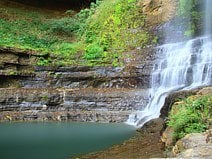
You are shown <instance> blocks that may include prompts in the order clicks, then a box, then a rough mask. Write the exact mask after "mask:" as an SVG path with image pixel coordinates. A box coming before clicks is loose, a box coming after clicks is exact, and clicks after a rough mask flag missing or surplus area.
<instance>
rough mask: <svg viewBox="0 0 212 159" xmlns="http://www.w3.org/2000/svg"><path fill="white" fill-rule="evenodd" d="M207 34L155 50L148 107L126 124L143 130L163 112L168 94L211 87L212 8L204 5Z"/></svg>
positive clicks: (207, 3) (207, 1)
mask: <svg viewBox="0 0 212 159" xmlns="http://www.w3.org/2000/svg"><path fill="white" fill-rule="evenodd" d="M205 6H206V7H205V8H206V16H205V31H204V35H203V36H202V37H198V38H195V39H191V40H188V41H184V42H178V43H170V44H164V45H162V46H159V47H157V48H156V51H157V56H158V58H157V60H156V61H155V64H154V67H153V70H152V78H151V89H150V90H149V103H148V105H147V106H146V107H145V108H144V109H143V110H140V111H137V112H135V113H133V114H131V115H130V116H129V119H128V121H127V124H130V125H134V126H136V127H142V126H143V125H144V124H145V123H146V122H148V121H149V120H151V119H154V118H158V117H159V116H160V110H161V108H162V107H163V105H164V103H165V99H166V97H167V96H168V95H169V93H171V92H174V91H178V90H190V89H194V88H197V87H200V86H207V85H212V40H211V33H212V23H211V22H212V11H211V9H210V8H209V7H208V6H212V1H211V0H206V2H205Z"/></svg>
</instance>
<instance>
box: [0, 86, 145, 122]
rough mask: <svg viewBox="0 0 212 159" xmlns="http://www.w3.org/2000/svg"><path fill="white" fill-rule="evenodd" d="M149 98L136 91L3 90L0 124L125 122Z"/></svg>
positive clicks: (0, 91)
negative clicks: (64, 121)
mask: <svg viewBox="0 0 212 159" xmlns="http://www.w3.org/2000/svg"><path fill="white" fill-rule="evenodd" d="M145 98H146V94H145V93H144V91H143V95H142V94H141V93H140V90H136V89H94V88H93V89H53V88H52V89H41V88H40V89H35V88H34V89H33V88H30V89H26V88H20V89H12V88H11V89H0V121H8V120H18V121H25V120H26V121H27V120H39V121H43V120H53V121H61V120H69V121H92V122H124V121H126V120H127V118H128V115H129V114H130V113H131V112H132V111H135V110H137V109H141V108H142V107H143V106H145V105H146V103H145V102H146V101H147V100H146V99H145Z"/></svg>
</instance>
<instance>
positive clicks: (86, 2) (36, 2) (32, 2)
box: [12, 0, 96, 11]
mask: <svg viewBox="0 0 212 159" xmlns="http://www.w3.org/2000/svg"><path fill="white" fill-rule="evenodd" d="M12 1H15V2H18V3H21V4H26V5H29V6H33V7H39V8H45V9H51V10H68V9H72V10H76V11H78V10H80V9H82V8H87V7H89V6H90V3H91V2H95V1H96V0H12Z"/></svg>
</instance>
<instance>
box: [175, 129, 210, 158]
mask: <svg viewBox="0 0 212 159" xmlns="http://www.w3.org/2000/svg"><path fill="white" fill-rule="evenodd" d="M173 154H174V155H175V156H177V158H204V159H209V158H211V156H212V143H207V142H206V135H205V134H203V133H193V134H188V135H186V136H185V137H184V138H182V139H180V140H179V141H177V143H176V145H175V146H174V148H173Z"/></svg>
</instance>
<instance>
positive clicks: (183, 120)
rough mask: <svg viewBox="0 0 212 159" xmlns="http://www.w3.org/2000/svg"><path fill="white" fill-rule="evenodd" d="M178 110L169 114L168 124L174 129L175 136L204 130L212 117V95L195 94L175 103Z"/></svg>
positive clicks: (178, 137)
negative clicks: (191, 97) (193, 97)
mask: <svg viewBox="0 0 212 159" xmlns="http://www.w3.org/2000/svg"><path fill="white" fill-rule="evenodd" d="M175 107H177V109H178V111H177V112H173V111H171V113H170V114H169V120H168V122H167V124H168V126H170V127H172V128H173V129H174V138H175V139H176V140H177V139H180V138H182V137H184V136H185V135H186V134H189V133H196V132H203V131H204V130H205V129H206V128H207V125H208V121H209V119H210V118H211V109H212V96H197V97H196V96H195V99H190V98H188V99H186V100H185V101H184V102H180V104H179V105H175Z"/></svg>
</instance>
